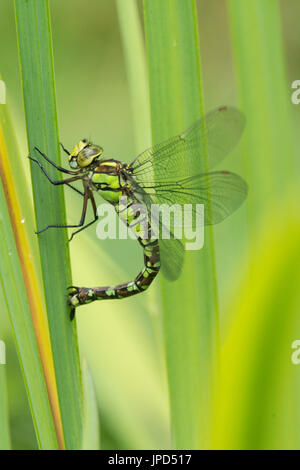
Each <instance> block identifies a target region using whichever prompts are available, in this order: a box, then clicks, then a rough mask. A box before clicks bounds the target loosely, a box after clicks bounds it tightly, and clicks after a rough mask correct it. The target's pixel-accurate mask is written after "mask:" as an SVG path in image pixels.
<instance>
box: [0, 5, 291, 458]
mask: <svg viewBox="0 0 300 470" xmlns="http://www.w3.org/2000/svg"><path fill="white" fill-rule="evenodd" d="M124 1H125V0H124ZM262 1H264V0H262ZM140 6H141V4H140ZM50 7H51V17H52V33H53V45H54V65H55V77H56V93H57V95H56V98H57V107H58V119H59V133H60V139H61V141H62V142H63V143H64V145H65V146H66V147H67V148H71V147H72V146H73V145H74V144H75V143H76V142H77V141H78V140H79V139H80V138H82V137H87V138H90V139H91V140H92V141H95V142H97V143H99V144H100V145H102V146H103V147H104V150H105V152H106V156H110V157H115V158H118V159H121V160H125V161H130V160H132V159H133V157H134V156H135V155H136V154H137V153H139V152H140V151H142V150H143V148H135V143H134V142H135V139H134V133H133V120H132V108H131V99H130V93H129V87H128V81H127V76H126V69H125V62H124V55H123V50H122V44H121V37H120V31H119V25H118V16H117V10H116V5H115V2H114V1H109V0H90V1H89V2H82V1H79V0H72V1H71V0H65V1H64V2H61V1H59V0H51V2H50ZM198 11H199V32H200V46H201V57H202V66H203V69H202V70H203V80H204V98H205V108H206V110H207V111H208V110H210V109H212V108H214V107H216V106H218V105H221V104H228V105H238V106H239V105H240V102H239V98H238V84H237V80H236V75H235V68H234V60H233V50H234V47H232V45H233V46H237V45H236V44H234V41H236V38H234V37H233V38H232V36H231V33H230V25H229V18H228V8H227V2H226V1H225V0H211V1H210V2H207V1H205V0H201V1H198ZM299 15H300V4H299V2H297V1H296V0H289V1H288V2H284V1H283V0H282V1H281V2H280V16H281V24H282V37H283V41H284V42H283V46H284V60H285V65H286V77H285V80H286V89H285V93H286V95H285V97H283V99H285V100H286V106H287V113H289V114H290V116H291V126H290V132H291V139H290V141H289V144H290V145H289V148H288V151H287V152H286V153H285V152H283V154H282V161H283V162H285V163H286V162H287V163H286V165H285V166H284V168H285V171H284V173H283V171H282V166H281V165H279V164H278V162H277V161H276V159H274V161H272V156H271V157H270V158H268V159H267V160H266V161H262V159H261V155H262V149H261V148H260V149H259V151H258V152H257V154H256V153H255V152H252V153H251V155H249V151H247V149H246V143H245V142H244V141H243V142H242V145H241V146H239V147H238V148H237V149H236V150H235V151H234V152H233V153H232V155H230V156H229V157H228V159H227V160H226V162H224V163H223V165H222V167H223V168H226V169H227V170H231V171H236V172H237V173H239V174H241V175H242V176H243V177H244V178H245V179H246V180H247V181H248V182H249V185H250V194H249V200H248V210H247V207H246V206H245V207H243V208H242V209H241V210H240V211H238V213H236V214H234V215H233V216H232V217H230V218H229V219H228V220H226V221H225V222H224V223H222V224H221V225H220V226H218V227H216V228H215V230H214V232H215V240H216V263H217V281H218V294H219V303H220V315H221V318H220V320H221V342H222V346H223V348H222V351H223V353H222V361H223V362H222V373H221V382H220V388H219V392H220V395H217V397H216V403H217V404H216V413H215V414H216V416H215V419H216V422H215V427H214V426H213V436H212V446H216V447H226V446H227V447H234V448H253V447H258V448H274V447H275V448H276V447H279V448H281V447H283V448H300V436H299V431H298V430H297V428H298V429H300V428H299V422H300V421H299V419H300V406H299V404H298V403H297V396H298V395H299V390H300V388H299V387H300V366H299V369H298V368H297V366H296V365H293V364H292V363H291V359H290V356H291V353H292V349H291V344H292V341H293V340H295V339H298V338H299V336H300V315H299V306H300V293H299V248H298V247H299V243H298V242H299V241H300V236H299V232H300V230H299V218H298V219H297V217H295V214H297V212H298V211H297V198H296V196H297V187H298V185H299V173H298V172H299V161H298V158H295V156H296V157H298V149H297V144H298V141H297V137H298V133H297V129H298V126H299V125H300V107H297V106H295V105H292V104H291V100H290V95H291V83H292V81H294V80H296V79H300V39H299V35H298V18H299ZM0 44H1V46H0V48H1V66H0V72H1V75H2V78H3V79H4V81H5V83H6V86H7V101H8V104H9V107H10V111H11V114H12V119H13V124H14V127H15V131H16V135H17V138H18V143H19V148H20V152H21V154H22V155H24V156H25V155H26V153H27V144H26V129H25V121H24V108H23V101H22V91H21V84H20V73H19V62H18V50H17V41H16V31H15V18H14V10H13V2H11V1H10V0H2V1H1V6H0ZM269 54H270V55H272V50H270V51H269ZM275 59H276V58H275ZM268 86H269V87H270V89H272V81H270V83H269V84H268ZM249 94H251V91H250V90H249ZM281 98H282V97H281ZM273 99H274V102H275V101H276V100H277V99H278V97H276V96H273ZM274 112H276V110H274ZM140 118H141V119H145V120H146V122H148V116H145V117H143V116H141V117H140ZM246 118H247V120H249V119H250V125H251V122H253V121H255V119H256V116H255V110H254V111H252V116H248V115H247V113H246ZM277 119H278V121H279V122H280V119H281V116H280V115H278V116H277ZM285 138H286V136H285ZM246 139H247V136H246ZM248 139H250V140H251V136H250V137H249V136H248ZM277 139H279V140H280V133H279V135H277ZM251 142H252V143H253V139H252V141H251ZM147 145H148V142H145V144H144V146H143V147H147ZM262 145H263V142H262ZM252 150H253V147H252ZM247 158H251V159H252V165H251V170H249V168H250V166H249V165H248V164H247ZM255 165H257V169H258V170H257V174H258V175H259V176H258V177H257V178H256V177H255V174H254V175H253V168H254V169H255ZM254 173H255V172H254ZM27 174H28V175H29V173H28V169H27ZM271 175H272V178H273V179H274V181H275V183H274V184H275V185H276V190H274V191H273V186H272V185H271V184H269V183H270V179H271ZM28 178H29V176H28ZM251 183H252V185H251ZM257 195H259V197H257ZM66 198H67V199H66V201H67V208H68V209H67V211H68V220H69V221H70V223H74V222H75V223H76V221H77V219H78V214H79V213H80V207H81V200H80V198H79V197H77V196H76V194H75V195H73V194H70V192H69V191H68V190H66ZM259 198H260V199H259ZM249 208H250V209H249ZM253 208H254V209H253ZM247 227H248V229H247ZM32 230H34V227H32ZM71 256H72V269H73V282H74V284H75V285H76V284H79V285H80V284H81V283H83V282H84V284H86V285H95V283H96V284H98V285H101V284H104V285H109V284H110V283H116V282H123V281H126V280H129V279H131V278H133V277H134V276H135V275H136V273H137V270H138V269H139V267H140V266H141V252H140V249H139V247H138V246H137V243H135V242H134V241H131V240H126V241H121V240H120V241H111V240H105V241H99V240H98V239H97V238H96V235H95V229H94V227H92V228H91V229H89V230H88V231H87V232H84V233H83V234H82V235H81V236H80V237H77V238H76V237H75V239H74V241H72V243H71ZM249 266H250V269H249ZM276 274H277V275H276ZM249 279H250V280H249ZM253 286H254V289H253ZM1 296H2V293H1V292H0V305H1V316H0V338H1V339H3V340H4V341H5V342H6V345H7V365H6V366H5V369H6V375H7V379H8V397H9V409H10V423H11V434H12V446H13V448H22V449H24V448H28V449H32V448H36V447H37V444H36V439H35V435H34V429H33V425H32V421H31V416H30V411H29V408H28V404H27V397H26V392H25V389H24V386H23V380H22V376H21V373H20V369H19V365H18V360H17V356H16V352H15V348H14V343H13V337H12V334H11V330H10V326H9V322H8V318H7V315H6V312H5V310H4V309H3V308H2V306H3V305H4V303H3V302H2V301H1ZM298 317H299V319H298ZM78 331H79V341H80V348H81V354H82V356H83V357H85V358H87V361H88V363H89V366H90V369H91V372H92V376H93V379H94V382H95V389H96V394H97V401H98V406H99V416H100V422H101V447H102V448H108V449H115V448H116V449H128V448H131V449H139V448H144V449H145V448H152V449H164V448H170V446H171V433H170V423H169V410H168V393H167V383H166V373H165V364H164V346H163V341H162V325H161V316H160V309H159V287H158V281H157V282H156V283H155V285H154V286H152V287H151V289H149V291H147V293H145V294H143V296H137V298H132V299H128V300H126V301H124V302H123V301H122V302H112V303H111V302H107V303H105V302H104V303H101V305H98V304H93V305H91V306H87V307H82V308H81V309H80V312H79V313H78ZM0 367H1V366H0ZM2 367H3V366H2ZM258 431H259V432H258Z"/></svg>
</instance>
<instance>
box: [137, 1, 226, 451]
mask: <svg viewBox="0 0 300 470" xmlns="http://www.w3.org/2000/svg"><path fill="white" fill-rule="evenodd" d="M144 11H145V29H146V44H147V53H148V62H149V73H150V101H151V114H152V136H153V143H154V144H157V143H159V142H161V141H163V140H165V139H167V138H169V137H171V136H173V135H176V134H178V133H179V132H180V131H182V129H185V128H186V127H188V126H189V125H190V124H192V123H193V122H194V121H195V120H196V119H198V118H199V117H200V116H201V115H203V99H202V90H201V75H200V71H201V66H200V60H199V50H198V32H197V14H196V6H195V2H194V1H192V0H187V1H185V2H181V1H177V2H175V1H171V0H167V1H165V2H160V1H158V0H145V1H144ZM204 154H205V152H204ZM200 165H201V166H202V168H205V167H206V162H205V161H203V162H200ZM178 171H179V172H180V168H179V169H178ZM162 297H163V306H164V313H163V320H164V332H165V342H166V355H167V368H168V377H169V390H170V403H171V417H172V428H173V436H174V443H175V448H177V449H199V448H201V447H206V446H207V441H208V435H209V432H208V426H209V422H210V413H211V399H210V391H211V387H212V383H213V380H214V375H215V374H216V369H217V355H218V319H217V294H216V286H215V268H214V250H213V237H212V231H211V229H208V230H207V231H206V233H205V247H204V249H203V250H202V251H201V252H199V253H195V252H194V253H186V260H185V267H184V270H183V273H182V276H181V278H180V280H179V281H177V282H176V284H175V283H173V284H170V283H167V281H163V282H162Z"/></svg>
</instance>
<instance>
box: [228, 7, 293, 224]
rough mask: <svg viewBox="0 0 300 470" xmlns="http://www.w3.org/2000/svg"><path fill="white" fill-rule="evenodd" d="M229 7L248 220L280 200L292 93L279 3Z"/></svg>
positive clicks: (289, 164)
mask: <svg viewBox="0 0 300 470" xmlns="http://www.w3.org/2000/svg"><path fill="white" fill-rule="evenodd" d="M228 6H229V9H228V11H229V18H230V24H231V31H232V44H233V51H234V60H235V71H236V77H237V84H238V91H239V101H240V105H241V108H242V109H243V111H244V113H245V115H246V119H247V127H246V133H245V138H244V139H243V143H244V162H245V170H246V174H247V181H248V184H249V188H250V192H249V198H248V201H247V207H248V212H249V222H250V223H251V222H253V221H254V220H259V219H260V218H261V217H262V216H263V215H264V211H265V210H267V209H268V207H269V206H272V205H273V204H274V198H278V199H280V197H281V194H282V192H283V191H285V189H286V188H287V186H288V185H289V182H290V178H291V176H292V174H293V171H294V163H293V148H292V144H291V142H292V139H291V126H290V116H289V106H290V96H289V95H288V93H289V88H288V86H287V79H286V72H285V63H284V52H283V44H282V37H281V25H280V11H279V3H278V1H277V0H275V1H273V2H270V1H260V0H253V1H252V2H247V5H246V2H240V1H238V0H229V2H228ZM271 51H272V52H271Z"/></svg>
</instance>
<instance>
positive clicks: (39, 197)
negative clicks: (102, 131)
mask: <svg viewBox="0 0 300 470" xmlns="http://www.w3.org/2000/svg"><path fill="white" fill-rule="evenodd" d="M15 8H16V22H17V31H18V40H19V51H20V61H21V71H22V83H23V93H24V103H25V114H26V124H27V136H28V144H29V150H30V155H31V156H33V157H36V158H40V156H39V154H38V153H37V152H36V151H35V150H34V148H35V146H37V147H38V148H39V149H40V150H41V151H42V152H44V153H46V154H47V155H48V156H49V157H50V158H51V159H52V160H53V161H54V162H56V163H59V162H60V154H59V139H58V130H57V118H56V105H55V90H54V72H53V60H52V43H51V32H50V18H49V10H48V2H47V1H40V0H28V1H26V2H24V1H22V0H16V1H15ZM31 167H32V168H31V171H32V183H33V192H34V203H35V213H36V220H37V228H38V229H42V228H44V227H45V226H47V225H48V224H51V223H53V224H55V223H60V224H65V207H64V194H63V189H62V187H53V186H52V185H51V184H50V183H49V181H47V180H46V179H45V176H44V175H43V174H42V172H41V171H40V169H39V168H38V167H37V166H36V165H35V164H33V165H31ZM47 171H49V174H50V175H51V176H52V177H53V178H54V179H60V175H59V174H58V172H57V171H56V170H54V168H52V167H50V165H48V167H47ZM39 248H40V257H41V263H42V274H43V281H44V287H45V296H46V305H47V313H48V322H49V329H50V338H51V346H52V351H53V359H54V368H55V377H56V383H57V391H58V399H59V404H60V413H61V420H62V427H63V435H64V440H65V445H66V447H67V449H78V448H80V445H81V432H82V390H81V378H80V362H79V354H78V347H77V338H76V322H73V323H71V322H70V319H69V315H70V311H69V308H68V306H67V302H66V288H67V286H68V285H70V284H71V271H70V260H69V250H68V243H67V232H66V230H51V229H50V230H48V231H47V232H45V233H43V234H42V235H40V236H39Z"/></svg>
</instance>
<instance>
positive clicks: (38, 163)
mask: <svg viewBox="0 0 300 470" xmlns="http://www.w3.org/2000/svg"><path fill="white" fill-rule="evenodd" d="M28 158H29V160H31V161H33V162H35V163H36V164H37V165H38V166H39V167H40V169H41V170H42V172H43V173H44V175H45V176H46V177H47V178H48V180H49V181H50V183H51V184H54V185H59V184H68V183H72V182H73V181H78V180H80V179H81V176H72V177H71V178H66V179H64V180H59V181H57V180H54V179H52V178H51V176H50V175H49V174H48V173H47V171H46V170H45V168H44V167H43V165H42V164H41V163H40V162H39V161H38V160H36V159H35V158H32V157H30V156H28ZM72 188H73V186H72ZM73 189H74V188H73Z"/></svg>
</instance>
